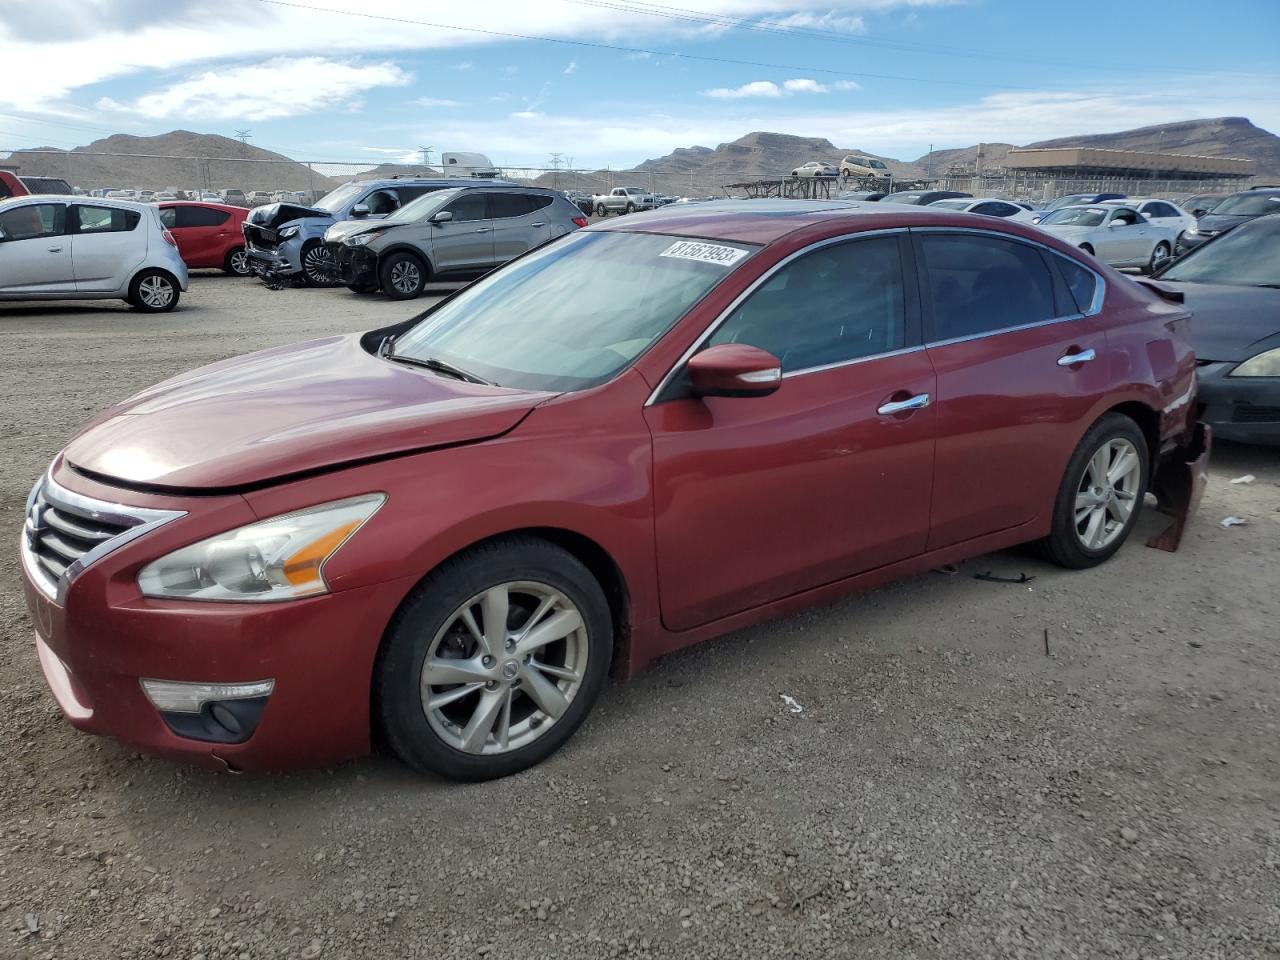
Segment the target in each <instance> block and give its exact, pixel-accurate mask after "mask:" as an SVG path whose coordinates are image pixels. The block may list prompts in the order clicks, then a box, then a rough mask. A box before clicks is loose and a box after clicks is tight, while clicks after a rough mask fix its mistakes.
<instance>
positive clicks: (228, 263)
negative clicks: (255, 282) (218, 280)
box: [222, 247, 249, 277]
mask: <svg viewBox="0 0 1280 960" xmlns="http://www.w3.org/2000/svg"><path fill="white" fill-rule="evenodd" d="M222 270H223V272H224V273H229V274H231V276H233V277H247V276H248V275H249V254H247V253H246V252H245V249H244V247H235V248H234V249H232V250H228V251H227V256H226V258H225V259H224V260H223V261H222Z"/></svg>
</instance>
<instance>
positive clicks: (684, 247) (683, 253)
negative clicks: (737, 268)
mask: <svg viewBox="0 0 1280 960" xmlns="http://www.w3.org/2000/svg"><path fill="white" fill-rule="evenodd" d="M746 255H747V251H745V250H739V249H738V248H737V247H725V246H721V245H720V244H718V243H700V242H698V241H697V240H677V241H676V242H675V243H673V244H672V245H671V246H669V247H667V249H665V250H663V251H662V253H660V254H658V256H660V257H678V258H680V259H681V260H700V261H702V262H703V263H718V264H720V265H721V266H722V267H730V266H733V264H735V263H737V262H738V261H739V260H741V259H742V258H743V257H745V256H746Z"/></svg>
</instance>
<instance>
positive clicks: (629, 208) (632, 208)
mask: <svg viewBox="0 0 1280 960" xmlns="http://www.w3.org/2000/svg"><path fill="white" fill-rule="evenodd" d="M635 212H636V205H635V204H634V203H628V204H627V213H635Z"/></svg>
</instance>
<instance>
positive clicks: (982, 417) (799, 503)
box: [21, 200, 1208, 780]
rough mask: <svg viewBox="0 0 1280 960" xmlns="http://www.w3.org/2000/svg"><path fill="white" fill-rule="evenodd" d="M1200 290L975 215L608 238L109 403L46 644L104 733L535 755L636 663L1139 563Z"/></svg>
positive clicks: (1184, 397) (60, 696)
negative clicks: (904, 594)
mask: <svg viewBox="0 0 1280 960" xmlns="http://www.w3.org/2000/svg"><path fill="white" fill-rule="evenodd" d="M588 285H589V286H591V287H593V288H598V289H604V290H608V291H609V292H610V296H608V297H606V298H599V297H584V296H582V291H583V289H584V286H588ZM1177 299H1178V298H1177V297H1176V296H1174V295H1171V294H1168V293H1163V294H1162V293H1161V292H1160V291H1158V290H1155V289H1149V288H1147V287H1144V286H1142V285H1139V284H1138V283H1136V282H1134V281H1132V280H1130V279H1129V278H1127V277H1123V276H1121V275H1119V274H1117V273H1115V272H1114V271H1112V270H1110V269H1109V268H1107V267H1104V266H1102V265H1100V264H1099V263H1098V262H1097V261H1095V260H1093V259H1092V258H1090V257H1088V256H1085V255H1084V254H1082V253H1081V251H1080V250H1078V249H1077V248H1075V247H1074V246H1071V245H1069V244H1066V243H1062V242H1060V241H1058V240H1056V239H1054V238H1052V237H1049V236H1047V235H1045V234H1043V233H1041V232H1040V231H1038V230H1036V229H1034V228H1032V227H1028V226H1024V225H1022V224H1018V223H1013V222H1010V221H1008V220H1000V219H996V218H989V219H988V218H977V217H973V216H971V215H968V214H964V213H955V212H951V211H946V210H939V209H937V208H916V209H910V208H906V207H902V206H888V205H886V204H859V203H847V202H839V201H833V202H819V201H792V200H782V201H764V200H755V201H738V202H735V201H723V202H713V203H705V204H696V205H688V206H685V207H683V208H677V207H667V208H664V209H662V210H661V211H656V212H654V213H649V214H642V215H638V216H632V217H627V218H625V219H622V220H618V221H612V222H610V223H609V224H607V225H605V224H597V225H595V226H593V227H590V228H588V229H585V230H581V231H577V232H575V233H573V234H571V235H569V236H566V237H564V238H562V239H560V240H556V241H553V242H552V243H549V244H546V245H545V246H542V247H540V248H538V249H536V250H534V251H532V252H531V253H528V254H526V255H525V256H523V257H521V258H519V259H517V260H515V261H513V262H512V263H510V264H508V265H507V266H505V267H502V268H500V269H498V270H496V271H494V272H493V273H490V274H489V275H487V276H486V277H484V278H483V279H482V280H480V281H479V282H477V283H475V284H473V285H472V286H470V287H468V288H467V289H465V290H463V291H461V292H459V293H457V294H455V295H454V296H452V297H450V298H449V299H447V300H444V301H443V302H441V303H439V304H438V305H436V306H434V307H433V308H432V309H430V310H428V311H427V312H425V313H423V314H421V315H420V316H418V317H415V318H413V319H411V320H407V321H405V322H403V323H400V324H398V325H396V326H393V327H389V328H385V329H381V330H374V331H370V332H368V333H365V334H363V335H352V336H337V337H328V338H324V339H319V340H312V341H310V342H306V343H300V344H296V345H292V346H283V347H277V348H274V349H270V350H265V351H263V352H260V353H256V354H252V355H249V356H245V357H239V358H236V359H231V360H226V361H223V362H220V363H215V364H213V365H211V366H207V367H204V368H202V369H199V370H195V371H193V372H191V373H187V374H183V375H181V376H178V377H175V378H173V379H171V380H168V381H166V382H164V383H161V384H159V385H158V386H155V387H152V388H150V389H147V390H144V391H143V392H141V393H139V394H137V395H136V396H133V397H131V398H129V399H127V400H125V401H124V402H123V403H121V404H119V405H118V406H116V407H114V408H112V409H109V410H107V411H105V412H104V413H102V414H101V415H100V416H98V417H97V418H96V419H95V420H93V421H92V422H91V423H90V424H88V425H87V426H86V427H85V428H83V429H82V430H81V431H80V432H79V433H78V434H77V435H76V436H74V437H73V438H72V439H71V440H70V442H69V443H68V444H67V446H66V447H65V449H63V450H62V452H61V453H59V454H58V455H57V457H56V458H55V459H54V461H53V462H52V464H51V465H50V467H49V469H48V471H47V473H46V474H45V475H44V476H42V477H41V478H40V479H39V480H38V481H37V483H36V484H35V487H34V489H33V490H32V492H31V496H30V499H29V502H28V506H27V513H26V526H25V531H24V533H23V536H22V540H21V562H22V568H23V572H24V581H25V592H26V597H27V602H28V604H29V607H30V611H31V615H32V620H33V622H34V624H35V629H36V640H35V650H36V652H37V654H38V658H39V661H40V664H41V667H42V668H43V671H44V674H45V677H46V678H47V680H48V683H49V686H50V688H51V689H52V692H53V695H54V697H55V698H56V699H57V702H58V704H59V705H60V706H61V709H62V711H63V713H64V714H65V715H66V717H67V719H68V720H69V721H70V722H71V723H72V724H73V725H74V726H76V727H78V728H80V729H82V730H85V731H89V732H92V733H98V734H107V735H110V736H113V737H116V738H118V739H119V740H121V741H124V742H126V743H129V744H132V745H135V746H136V747H138V748H140V749H143V750H147V751H151V752H155V753H160V754H165V755H168V756H172V757H177V758H185V759H188V760H192V761H198V762H202V763H207V764H211V765H215V766H217V765H223V766H226V767H231V768H235V769H250V768H263V767H280V766H288V765H297V764H318V763H327V762H333V761H337V760H341V759H344V758H348V757H352V756H355V755H359V754H361V753H364V752H366V751H368V750H369V749H370V746H371V744H372V743H374V742H375V741H379V740H380V741H381V742H383V743H385V744H386V745H387V746H388V747H389V748H390V750H392V751H393V752H394V753H395V754H396V755H397V756H399V757H400V758H401V759H402V760H403V761H404V762H406V763H407V764H409V765H410V766H412V767H414V768H416V769H419V770H424V771H433V772H435V773H438V774H443V775H445V776H448V777H454V778H459V779H471V780H480V779H487V778H492V777H499V776H503V775H506V774H510V773H512V772H514V771H517V770H521V769H523V768H526V767H529V766H530V765H532V764H535V763H537V762H539V761H540V760H542V759H544V758H545V757H547V756H549V755H550V754H551V753H553V752H554V751H555V750H557V749H558V748H559V747H560V746H561V745H563V744H564V743H565V741H567V740H568V739H569V737H570V736H571V735H572V734H573V732H574V731H575V730H576V729H577V728H578V726H579V725H580V724H581V723H582V721H583V719H584V718H585V717H586V715H587V713H588V711H589V710H590V709H591V707H592V705H593V704H594V703H595V701H596V700H597V698H598V697H599V696H600V694H601V691H602V689H603V687H604V684H605V680H606V677H607V676H608V675H610V673H612V674H614V675H616V676H622V677H625V676H627V675H630V674H633V673H635V672H636V671H638V670H640V669H641V668H642V667H644V666H645V665H646V664H647V663H648V662H650V661H651V660H653V659H654V658H655V657H658V656H661V655H663V654H666V653H669V652H671V651H673V650H676V649H679V648H681V647H684V646H687V645H689V644H692V643H696V642H698V641H701V640H705V639H707V638H709V637H712V636H715V635H717V634H722V633H725V632H727V631H730V630H734V629H737V628H740V627H742V626H745V625H747V624H750V623H753V622H755V621H758V620H761V619H764V618H766V617H772V616H777V615H780V614H783V613H786V612H788V611H792V610H795V609H798V608H800V607H803V606H805V605H808V604H813V603H818V602H824V601H827V600H830V599H832V598H834V597H836V596H839V595H841V594H844V593H846V592H849V591H852V590H859V589H865V588H868V587H871V586H874V585H877V584H880V583H884V582H886V581H888V580H891V579H894V578H897V577H903V576H907V575H910V574H912V573H916V572H919V571H923V570H927V569H929V568H931V567H935V566H938V565H939V564H945V563H949V562H953V561H956V560H959V559H962V558H965V557H970V556H974V555H976V554H980V553H985V552H988V551H991V550H998V549H1001V548H1003V547H1008V546H1011V545H1013V544H1019V543H1024V542H1028V541H1034V542H1036V543H1037V544H1038V545H1039V548H1040V549H1041V550H1042V551H1043V552H1044V554H1045V555H1046V556H1047V557H1049V558H1050V559H1051V560H1053V561H1055V562H1056V563H1058V564H1061V565H1062V566H1064V567H1068V568H1083V567H1090V566H1093V565H1095V564H1099V563H1102V562H1103V561H1105V560H1106V559H1107V558H1109V557H1110V556H1111V555H1112V554H1114V553H1115V552H1116V551H1117V550H1119V549H1120V548H1121V545H1122V544H1124V542H1125V540H1126V539H1127V538H1128V537H1129V535H1130V533H1131V531H1132V530H1133V527H1134V523H1135V521H1136V519H1137V517H1138V514H1139V511H1140V510H1141V509H1142V504H1143V498H1144V495H1145V493H1146V492H1147V491H1148V490H1149V489H1152V490H1154V491H1155V493H1156V494H1157V497H1158V499H1159V500H1160V501H1161V502H1162V503H1163V505H1164V507H1165V508H1166V509H1168V510H1170V511H1171V512H1174V513H1176V514H1178V515H1179V516H1180V517H1181V518H1185V515H1186V512H1187V510H1188V508H1189V505H1190V503H1192V502H1193V501H1194V494H1195V484H1196V480H1195V478H1198V477H1201V476H1202V475H1203V468H1204V459H1205V457H1207V455H1208V454H1207V450H1208V443H1207V437H1206V436H1205V434H1204V431H1203V429H1202V428H1201V427H1199V425H1198V424H1197V423H1196V422H1195V418H1194V411H1195V410H1196V404H1195V357H1194V355H1193V353H1192V350H1191V345H1190V340H1189V336H1190V335H1189V330H1188V326H1189V320H1188V314H1187V312H1186V310H1185V309H1184V308H1183V307H1182V306H1181V305H1180V304H1178V303H1177V302H1175V301H1176V300H1177ZM1175 526H1177V525H1175ZM1171 529H1172V528H1171ZM1177 529H1178V530H1179V531H1180V529H1181V527H1180V526H1177ZM1174 539H1176V533H1175V536H1174ZM709 695H710V694H709Z"/></svg>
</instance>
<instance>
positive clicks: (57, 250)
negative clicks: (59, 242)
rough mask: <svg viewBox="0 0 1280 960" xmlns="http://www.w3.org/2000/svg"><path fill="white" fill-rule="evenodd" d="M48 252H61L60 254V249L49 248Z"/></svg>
mask: <svg viewBox="0 0 1280 960" xmlns="http://www.w3.org/2000/svg"><path fill="white" fill-rule="evenodd" d="M49 252H50V253H61V252H62V248H61V247H50V248H49Z"/></svg>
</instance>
